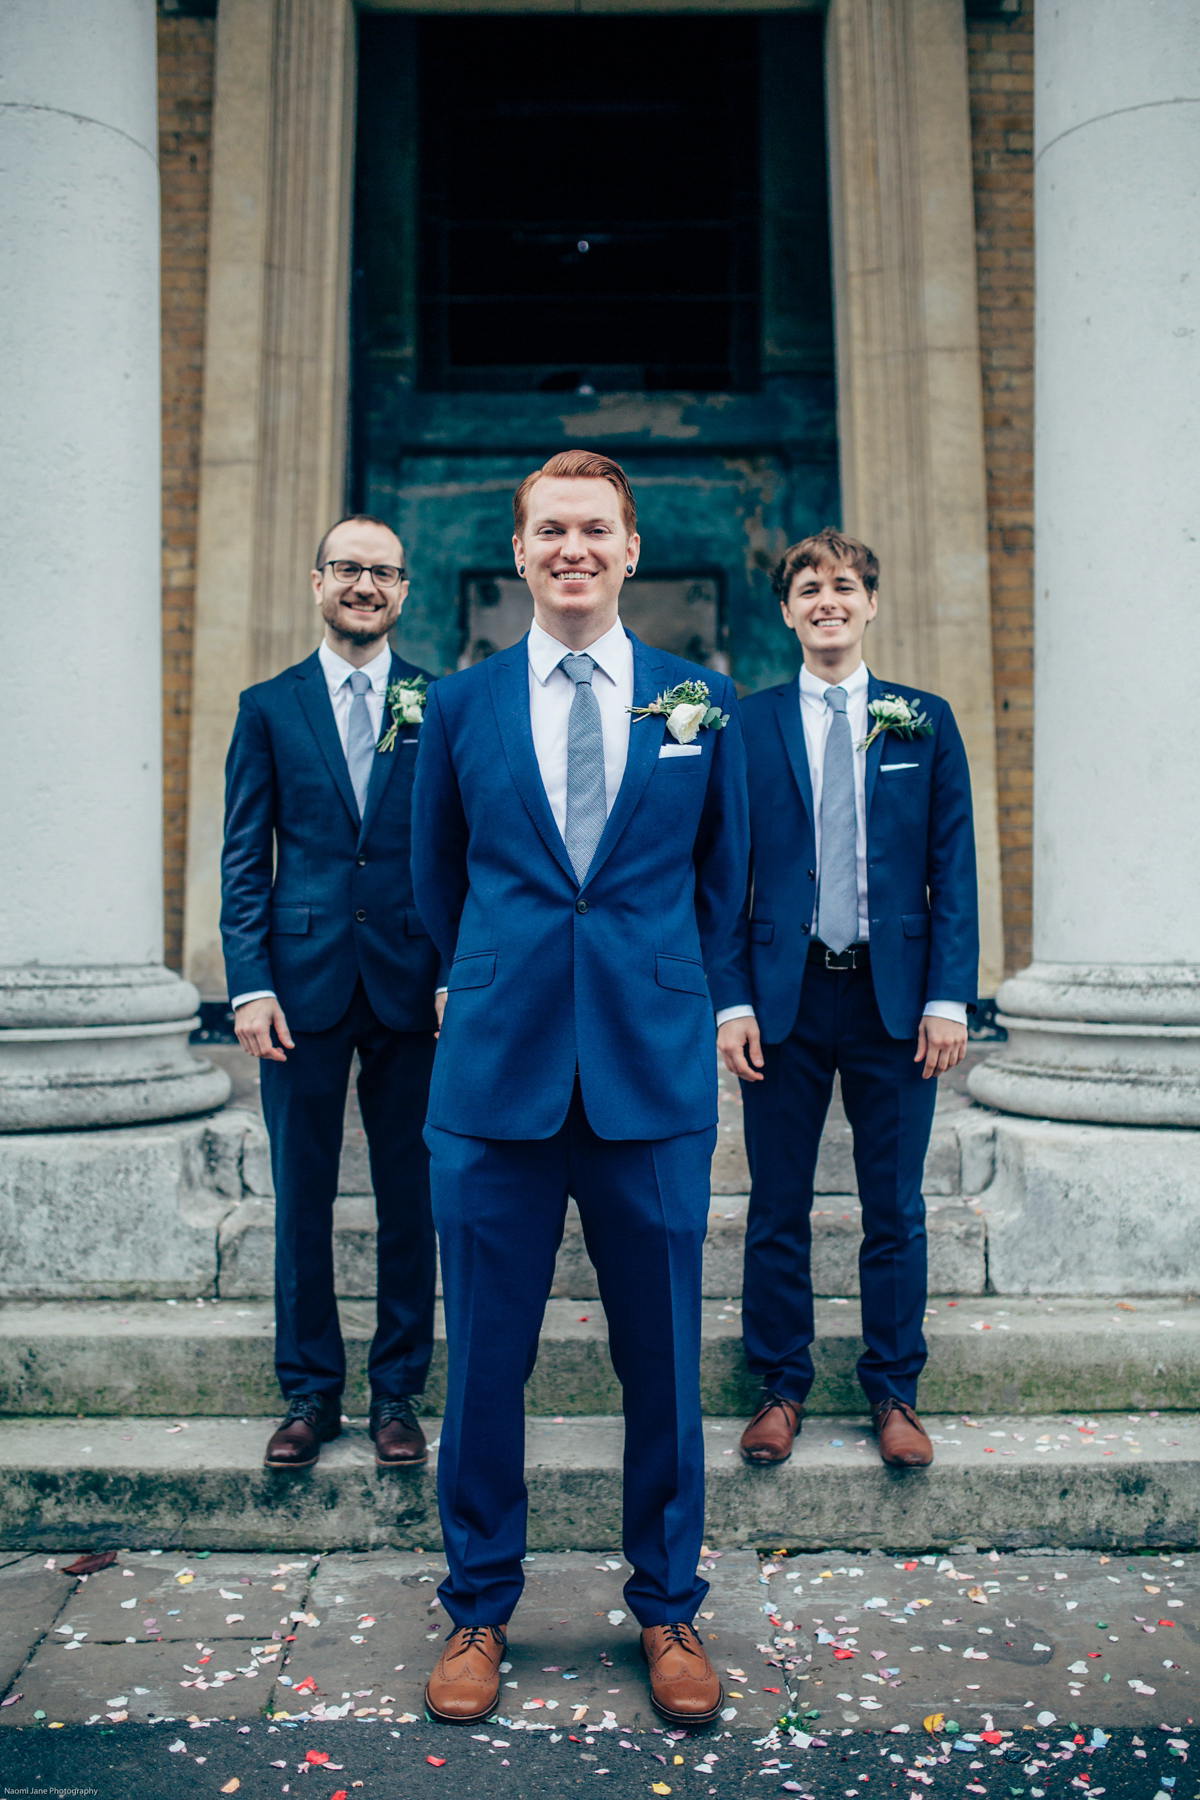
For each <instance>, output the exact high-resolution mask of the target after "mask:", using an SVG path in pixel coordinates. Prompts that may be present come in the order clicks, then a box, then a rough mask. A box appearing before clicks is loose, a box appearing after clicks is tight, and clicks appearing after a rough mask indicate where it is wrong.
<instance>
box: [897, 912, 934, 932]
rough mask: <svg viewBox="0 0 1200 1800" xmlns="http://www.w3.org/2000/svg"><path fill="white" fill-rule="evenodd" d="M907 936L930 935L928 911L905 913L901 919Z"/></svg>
mask: <svg viewBox="0 0 1200 1800" xmlns="http://www.w3.org/2000/svg"><path fill="white" fill-rule="evenodd" d="M900 923H901V925H902V926H903V928H904V935H905V937H928V936H929V914H928V913H904V914H903V915H902V917H901V919H900Z"/></svg>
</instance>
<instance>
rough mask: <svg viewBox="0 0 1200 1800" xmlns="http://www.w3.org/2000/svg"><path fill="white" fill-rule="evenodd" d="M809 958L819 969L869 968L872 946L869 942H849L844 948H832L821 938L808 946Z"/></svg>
mask: <svg viewBox="0 0 1200 1800" xmlns="http://www.w3.org/2000/svg"><path fill="white" fill-rule="evenodd" d="M808 960H809V962H810V963H815V964H816V966H817V968H818V969H843V970H845V969H869V968H870V966H871V946H870V945H869V944H848V945H847V946H846V948H845V949H844V950H831V949H830V948H829V945H828V944H823V943H822V942H821V940H820V938H816V939H814V941H813V942H812V943H811V944H810V945H809V946H808Z"/></svg>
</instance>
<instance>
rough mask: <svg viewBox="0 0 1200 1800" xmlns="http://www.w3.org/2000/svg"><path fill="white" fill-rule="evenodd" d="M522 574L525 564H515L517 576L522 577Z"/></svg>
mask: <svg viewBox="0 0 1200 1800" xmlns="http://www.w3.org/2000/svg"><path fill="white" fill-rule="evenodd" d="M524 573H525V564H524V563H518V564H517V574H518V575H523V574H524Z"/></svg>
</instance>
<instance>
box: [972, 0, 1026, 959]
mask: <svg viewBox="0 0 1200 1800" xmlns="http://www.w3.org/2000/svg"><path fill="white" fill-rule="evenodd" d="M1018 5H1019V10H1013V11H1011V12H1010V11H1004V12H1001V11H1000V10H999V7H998V6H996V5H995V3H994V0H992V4H990V5H989V4H988V0H968V6H967V14H968V17H967V57H968V74H969V80H970V89H971V141H972V151H973V155H974V164H975V224H976V233H977V242H978V257H979V337H980V348H981V351H982V359H983V408H984V412H983V418H984V453H985V457H986V461H987V481H988V540H989V549H990V559H991V585H992V655H993V658H994V662H995V688H996V764H997V768H996V773H997V778H998V786H999V808H1000V871H1001V883H1002V887H1003V900H1004V951H1005V961H1006V964H1007V967H1008V969H1009V971H1010V972H1011V971H1013V970H1015V969H1020V968H1024V967H1025V965H1026V964H1027V963H1029V962H1030V961H1031V960H1032V926H1033V897H1032V877H1033V0H1018Z"/></svg>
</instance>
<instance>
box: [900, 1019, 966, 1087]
mask: <svg viewBox="0 0 1200 1800" xmlns="http://www.w3.org/2000/svg"><path fill="white" fill-rule="evenodd" d="M966 1054H967V1028H966V1026H965V1025H959V1024H957V1023H956V1021H955V1020H954V1019H939V1018H938V1017H937V1016H936V1014H934V1013H927V1014H926V1015H925V1017H924V1018H923V1019H922V1020H921V1028H920V1030H919V1031H918V1032H917V1054H916V1055H915V1056H914V1057H913V1061H914V1062H923V1063H924V1064H925V1073H924V1075H923V1076H922V1077H921V1079H922V1080H923V1081H928V1080H929V1078H930V1076H931V1075H944V1074H945V1073H946V1070H947V1069H952V1068H953V1067H954V1065H955V1064H956V1063H960V1062H961V1061H962V1059H963V1057H964V1056H965V1055H966Z"/></svg>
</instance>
